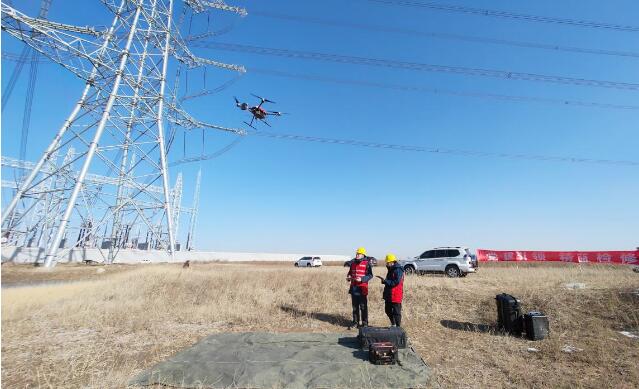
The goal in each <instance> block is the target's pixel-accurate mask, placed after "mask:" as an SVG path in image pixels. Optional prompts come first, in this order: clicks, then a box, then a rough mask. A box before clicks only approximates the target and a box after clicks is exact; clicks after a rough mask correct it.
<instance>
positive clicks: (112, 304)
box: [2, 264, 639, 388]
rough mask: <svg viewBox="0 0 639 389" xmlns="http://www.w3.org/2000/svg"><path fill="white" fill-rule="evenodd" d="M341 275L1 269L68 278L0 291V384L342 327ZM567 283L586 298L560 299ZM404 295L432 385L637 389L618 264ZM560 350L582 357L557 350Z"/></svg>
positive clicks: (518, 274) (629, 299) (634, 300)
mask: <svg viewBox="0 0 639 389" xmlns="http://www.w3.org/2000/svg"><path fill="white" fill-rule="evenodd" d="M98 268H104V269H105V270H106V271H105V272H102V273H97V269H98ZM375 270H376V272H377V273H378V274H379V273H384V274H385V269H383V268H379V267H378V268H376V269H375ZM345 273H346V270H345V269H344V268H341V267H324V268H320V269H296V268H293V266H289V265H257V266H254V265H247V264H241V265H238V264H192V265H191V268H190V269H187V270H182V269H181V266H180V265H145V266H112V267H95V266H58V267H57V268H55V270H54V271H52V272H44V271H42V270H41V269H37V268H32V267H27V266H15V265H3V266H2V279H3V285H5V286H6V285H7V284H11V283H25V282H29V281H43V280H47V279H54V280H81V281H77V282H72V283H67V284H47V285H40V286H21V287H16V288H3V289H2V386H3V387H6V388H24V387H56V388H57V387H91V388H119V387H125V386H126V383H127V381H128V379H129V378H130V377H132V376H133V375H134V374H136V373H138V372H140V371H142V370H143V369H145V368H146V367H149V366H150V365H152V364H154V363H156V362H159V361H162V360H164V359H165V358H167V357H168V356H170V355H172V354H173V353H175V352H177V351H179V350H181V349H183V348H185V347H187V346H189V345H191V344H193V343H194V342H196V341H197V340H199V339H201V338H202V337H204V336H206V335H208V334H211V333H214V332H225V331H232V332H243V331H273V332H288V331H303V332H331V331H345V329H344V328H343V326H344V325H345V323H347V322H348V320H349V317H350V301H349V296H348V295H347V293H346V291H347V283H346V281H345V279H344V275H345ZM568 282H581V283H585V284H586V288H585V289H575V290H571V289H566V288H565V287H564V286H563V284H565V283H568ZM405 288H406V292H405V296H406V298H405V301H404V327H405V329H406V331H407V332H408V334H409V337H410V340H411V342H412V344H413V345H414V346H415V348H416V350H417V351H418V352H419V353H420V354H421V355H422V356H423V358H424V359H425V361H426V362H427V363H428V364H429V365H430V366H431V367H432V368H433V370H434V374H435V380H436V382H437V383H438V384H439V385H440V386H441V387H444V388H463V387H482V388H483V387H491V388H502V387H503V388H515V387H517V388H519V387H553V388H557V387H571V388H572V387H588V388H637V387H639V362H638V361H639V340H637V339H631V338H628V337H626V336H623V335H621V334H619V332H618V331H620V330H626V329H639V295H637V290H638V289H639V274H637V273H633V272H632V271H631V270H630V269H629V268H628V267H623V266H617V267H603V266H596V265H583V266H581V265H562V264H560V265H550V264H541V265H527V266H516V265H513V264H507V265H485V266H483V267H482V268H481V269H480V272H479V273H478V274H476V275H471V276H468V277H466V278H461V279H448V278H444V277H441V276H412V277H409V278H408V279H407V281H406V286H405ZM381 291H382V287H381V285H380V284H379V282H378V281H371V295H370V297H369V299H370V300H369V309H370V311H371V319H370V322H371V325H386V323H387V319H386V317H385V315H384V314H383V305H382V301H381ZM500 292H509V293H511V294H514V295H516V296H518V297H519V298H521V300H522V304H523V307H524V310H532V309H539V310H542V311H544V312H546V313H547V314H548V315H549V317H550V325H551V336H550V338H549V339H547V340H544V341H540V342H530V341H527V340H524V339H519V338H514V337H508V336H503V335H500V334H498V333H495V331H494V330H493V327H492V326H493V325H494V324H495V321H496V309H495V300H494V297H495V295H496V294H497V293H500ZM353 332H354V331H353ZM566 345H569V346H574V347H576V348H578V349H581V350H582V351H577V352H573V353H567V352H564V351H562V348H563V347H564V346H566ZM529 347H534V348H536V349H538V350H539V351H538V352H530V351H528V348H529Z"/></svg>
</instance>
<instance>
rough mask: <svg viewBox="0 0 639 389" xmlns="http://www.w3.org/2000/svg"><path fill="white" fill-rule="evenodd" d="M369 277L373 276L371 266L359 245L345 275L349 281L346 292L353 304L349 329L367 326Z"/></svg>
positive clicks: (364, 251) (364, 250)
mask: <svg viewBox="0 0 639 389" xmlns="http://www.w3.org/2000/svg"><path fill="white" fill-rule="evenodd" d="M371 278H373V268H372V267H371V264H370V262H369V260H368V257H367V256H366V249H365V248H363V247H360V248H358V249H357V251H356V253H355V258H354V259H353V260H352V261H351V265H350V269H349V270H348V274H347V275H346V281H349V282H350V283H351V287H350V288H349V289H348V293H350V295H351V304H352V306H353V322H352V323H351V325H350V326H349V327H348V328H349V329H350V328H352V327H357V328H361V327H367V326H368V281H369V280H370V279H371ZM360 319H361V324H360Z"/></svg>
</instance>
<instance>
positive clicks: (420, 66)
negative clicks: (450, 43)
mask: <svg viewBox="0 0 639 389" xmlns="http://www.w3.org/2000/svg"><path fill="white" fill-rule="evenodd" d="M193 45H194V46H198V47H203V48H209V49H217V50H226V51H238V52H245V53H252V54H259V55H268V56H277V57H286V58H296V59H306V60H316V61H328V62H336V63H346V64H352V65H366V66H377V67H389V68H397V69H406V70H416V71H426V72H440V73H448V74H465V75H470V76H479V77H491V78H502V79H507V80H520V81H536V82H546V83H553V84H566V85H580V86H589V87H597V88H612V89H624V90H639V84H637V83H630V82H617V81H604V80H591V79H586V78H575V77H564V76H553V75H546V74H535V73H524V72H514V71H508V70H495V69H481V68H468V67H462V66H446V65H434V64H428V63H417V62H404V61H395V60H387V59H379V58H366V57H355V56H347V55H338V54H327V53H317V52H310V51H298V50H287V49H277V48H270V47H259V46H249V45H240V44H231V43H220V42H193Z"/></svg>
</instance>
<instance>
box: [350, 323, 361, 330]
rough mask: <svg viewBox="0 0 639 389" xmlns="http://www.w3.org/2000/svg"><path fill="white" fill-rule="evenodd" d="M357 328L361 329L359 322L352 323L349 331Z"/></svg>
mask: <svg viewBox="0 0 639 389" xmlns="http://www.w3.org/2000/svg"><path fill="white" fill-rule="evenodd" d="M355 327H357V328H359V324H358V323H357V322H352V323H350V324H349V325H348V329H349V330H352V329H353V328H355Z"/></svg>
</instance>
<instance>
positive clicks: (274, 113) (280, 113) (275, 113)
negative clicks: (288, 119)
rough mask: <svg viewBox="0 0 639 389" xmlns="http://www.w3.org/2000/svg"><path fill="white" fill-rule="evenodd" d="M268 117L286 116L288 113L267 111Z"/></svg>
mask: <svg viewBox="0 0 639 389" xmlns="http://www.w3.org/2000/svg"><path fill="white" fill-rule="evenodd" d="M268 114H269V115H275V116H282V115H288V114H289V113H288V112H279V111H269V112H268Z"/></svg>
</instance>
